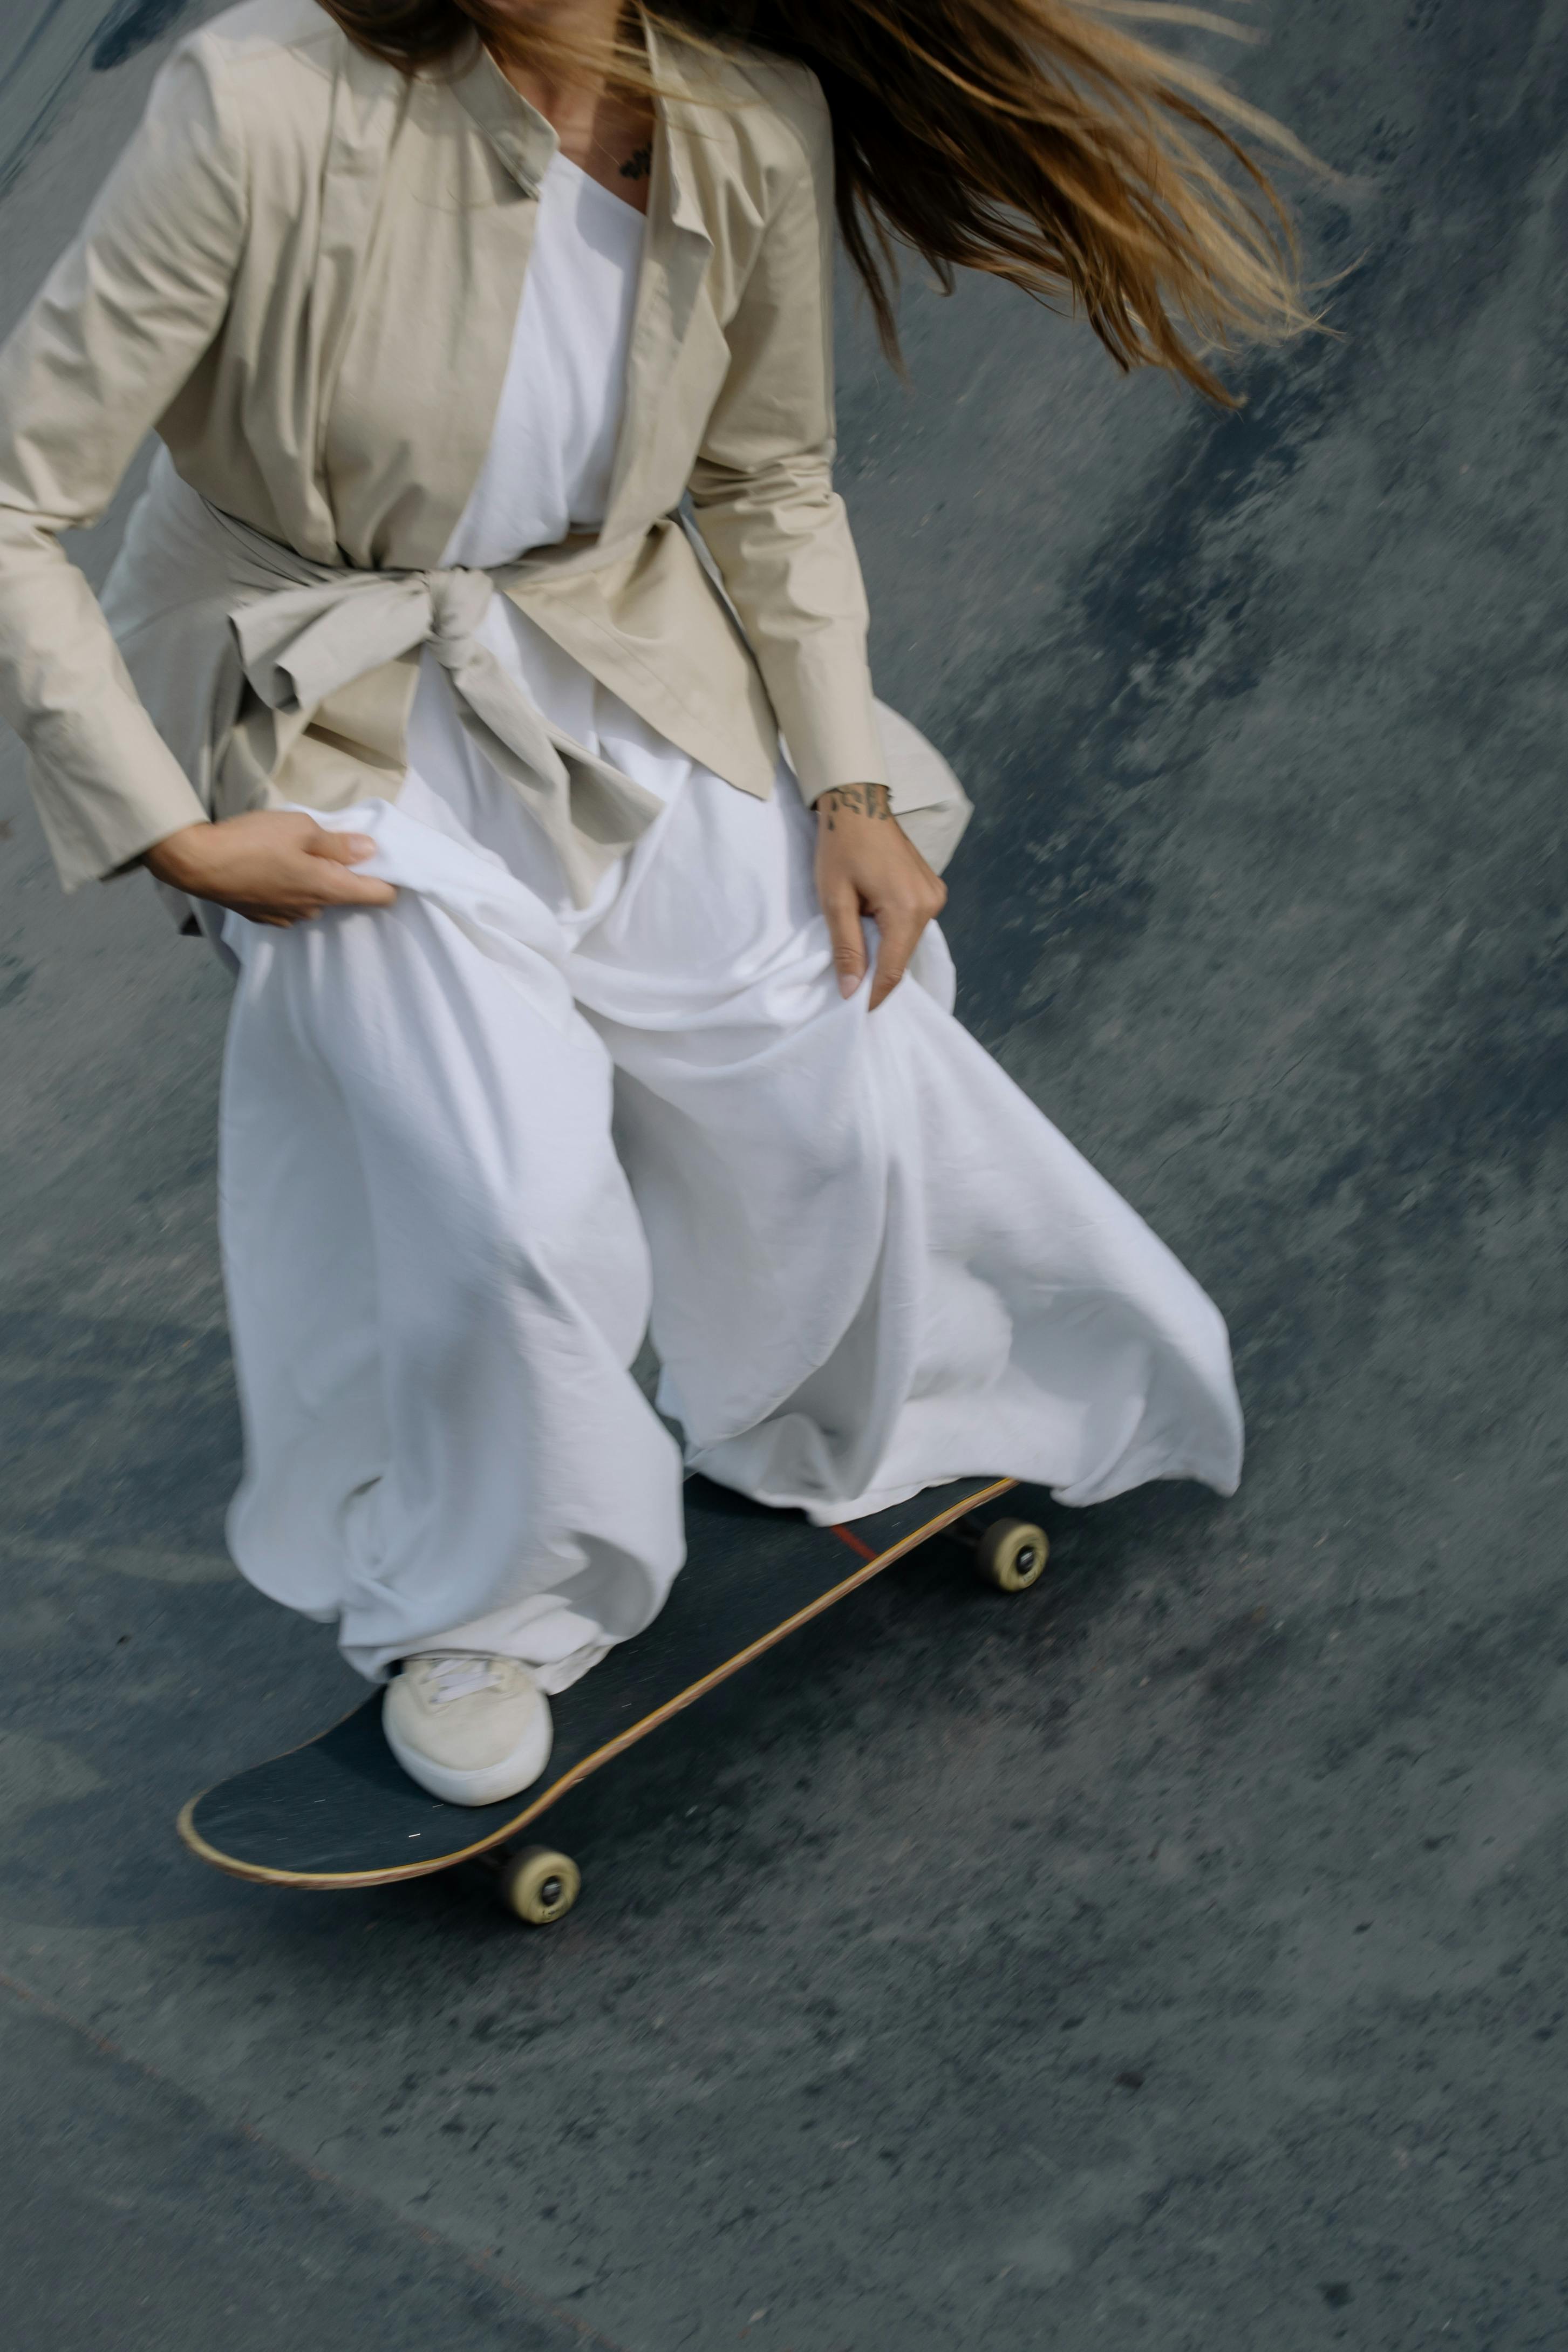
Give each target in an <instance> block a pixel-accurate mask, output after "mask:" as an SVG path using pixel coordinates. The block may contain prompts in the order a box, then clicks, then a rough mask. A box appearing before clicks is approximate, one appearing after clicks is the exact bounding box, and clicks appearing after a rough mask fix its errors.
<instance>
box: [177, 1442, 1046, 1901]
mask: <svg viewBox="0 0 1568 2352" xmlns="http://www.w3.org/2000/svg"><path fill="white" fill-rule="evenodd" d="M1015 1483H1016V1482H1015V1481H1014V1480H1013V1479H1011V1478H965V1479H960V1480H957V1481H955V1482H953V1483H952V1484H951V1485H947V1486H932V1487H928V1488H927V1489H926V1490H925V1492H924V1493H922V1494H920V1495H916V1496H913V1497H912V1498H911V1499H910V1501H909V1502H907V1503H900V1504H896V1505H894V1507H892V1508H891V1509H889V1510H885V1511H879V1512H876V1513H874V1514H873V1515H872V1516H871V1517H868V1518H863V1519H857V1520H856V1521H854V1523H853V1524H852V1525H848V1526H845V1527H838V1528H816V1527H813V1526H812V1525H811V1524H810V1523H809V1521H808V1520H806V1519H805V1517H802V1516H801V1515H800V1514H799V1513H798V1512H794V1511H776V1510H770V1509H768V1508H767V1507H765V1506H763V1505H761V1504H757V1503H752V1502H749V1501H747V1500H746V1498H745V1497H744V1496H740V1495H736V1494H733V1493H731V1491H730V1490H729V1489H728V1488H725V1487H722V1486H713V1485H711V1484H710V1482H709V1481H708V1480H707V1479H705V1478H698V1477H693V1478H689V1479H688V1481H687V1484H686V1533H687V1546H688V1550H687V1562H686V1566H685V1568H684V1569H683V1570H682V1571H681V1573H680V1575H679V1577H678V1578H677V1579H676V1581H675V1586H674V1589H673V1591H671V1594H670V1597H669V1599H668V1601H667V1602H666V1603H665V1606H664V1608H663V1609H662V1610H661V1611H660V1612H659V1614H658V1617H657V1618H656V1619H655V1620H654V1622H653V1623H652V1624H651V1625H650V1626H649V1627H648V1628H647V1631H646V1632H645V1633H639V1634H637V1636H636V1637H635V1639H633V1640H631V1641H628V1642H625V1643H621V1644H619V1645H618V1646H617V1647H616V1648H615V1649H613V1650H612V1651H611V1652H610V1653H609V1654H608V1656H607V1657H605V1659H604V1660H603V1661H602V1662H601V1664H598V1665H597V1666H595V1668H594V1670H593V1672H592V1673H591V1674H588V1675H584V1678H583V1680H582V1681H581V1682H578V1683H574V1685H573V1686H572V1687H571V1689H570V1690H566V1691H563V1692H562V1693H561V1694H560V1695H559V1696H557V1697H554V1698H552V1701H551V1710H552V1715H553V1717H554V1723H555V1741H554V1746H553V1748H552V1752H551V1758H550V1761H549V1764H548V1765H547V1766H546V1768H545V1770H544V1774H543V1776H542V1779H540V1780H537V1781H535V1782H534V1784H533V1786H532V1787H531V1788H529V1789H525V1790H522V1791H521V1794H520V1795H518V1796H514V1797H509V1798H507V1799H505V1800H504V1801H502V1802H501V1803H500V1804H494V1805H473V1806H469V1805H449V1804H447V1803H444V1802H443V1801H442V1800H441V1799H440V1798H438V1797H433V1796H430V1795H428V1794H427V1793H426V1790H423V1789H421V1788H419V1787H418V1786H417V1785H416V1782H414V1781H413V1780H410V1779H409V1778H408V1776H407V1775H406V1773H405V1772H404V1770H403V1769H402V1768H401V1766H400V1765H399V1764H398V1763H397V1762H396V1760H395V1758H394V1757H393V1754H392V1751H391V1750H390V1748H388V1747H387V1745H386V1741H385V1739H384V1737H383V1735H382V1729H381V1693H380V1692H379V1691H377V1692H376V1693H375V1694H374V1696H372V1697H370V1698H368V1699H366V1700H365V1701H364V1703H363V1705H362V1706H359V1707H357V1708H356V1709H355V1710H354V1712H353V1714H352V1715H349V1716H346V1717H344V1718H343V1719H342V1721H341V1722H339V1723H336V1724H334V1725H333V1726H332V1727H331V1729H330V1730H328V1731H324V1732H322V1733H321V1734H320V1735H319V1736H318V1737H317V1738H314V1739H311V1740H309V1741H307V1742H306V1744H305V1745H304V1746H303V1747H301V1748H292V1749H290V1750H289V1752H288V1753H287V1754H285V1755H282V1756H275V1757H273V1758H271V1759H269V1761H268V1762H267V1763H264V1764H257V1765H254V1766H252V1767H251V1768H250V1769H249V1770H247V1771H244V1772H238V1773H236V1774H235V1775H234V1777H233V1778H232V1779H230V1780H220V1781H219V1782H218V1783H217V1784H216V1787H214V1788H211V1789H208V1790H205V1791H204V1792H203V1794H201V1795H200V1796H197V1797H193V1798H192V1800H191V1801H190V1802H189V1803H188V1804H187V1805H186V1806H185V1807H184V1811H182V1813H181V1815H180V1820H179V1830H180V1835H181V1837H182V1838H183V1839H184V1842H185V1843H186V1845H187V1846H189V1847H190V1849H191V1850H192V1852H193V1853H196V1854H198V1855H199V1856H200V1858H201V1859H202V1861H204V1862H205V1863H210V1864H212V1865H213V1866H214V1868H216V1869H218V1870H222V1871H226V1872H227V1873H228V1874H230V1875H231V1876H233V1877H236V1878H247V1879H255V1880H260V1881H262V1882H264V1883H266V1884H268V1885H285V1886H300V1887H316V1888H331V1887H351V1886H377V1885H385V1884H386V1883H388V1882H389V1881H391V1880H394V1879H400V1878H417V1877H422V1876H424V1875H426V1874H428V1873H429V1872H431V1871H437V1870H446V1869H448V1868H450V1867H451V1865H452V1864H455V1863H458V1862H468V1861H478V1860H484V1859H486V1858H489V1859H490V1860H492V1861H496V1860H500V1864H501V1867H502V1895H503V1899H504V1900H506V1901H507V1902H508V1903H509V1904H510V1906H511V1907H512V1908H513V1909H514V1910H516V1911H517V1912H518V1913H519V1915H520V1916H522V1917H523V1918H525V1919H530V1920H532V1921H534V1922H535V1923H536V1924H539V1925H544V1924H547V1922H548V1921H549V1920H551V1919H553V1918H557V1917H559V1916H562V1914H563V1912H564V1911H565V1910H568V1909H569V1908H570V1907H571V1905H572V1903H573V1902H574V1900H575V1898H576V1893H577V1885H578V1874H577V1871H576V1865H575V1864H574V1863H573V1862H572V1861H571V1860H570V1858H569V1857H568V1856H565V1855H563V1854H558V1853H550V1852H549V1851H548V1850H547V1849H542V1848H539V1847H529V1848H527V1849H526V1850H525V1852H524V1853H523V1854H522V1855H521V1857H518V1856H508V1855H507V1854H506V1853H505V1852H504V1850H505V1848H506V1847H507V1846H508V1844H509V1842H510V1841H512V1840H515V1839H516V1838H517V1837H518V1836H519V1834H520V1833H521V1832H524V1831H525V1830H527V1829H528V1828H529V1827H530V1825H531V1823H533V1822H535V1821H537V1820H538V1819H539V1817H540V1816H541V1815H542V1814H543V1813H545V1812H547V1811H549V1809H550V1807H551V1806H552V1805H553V1804H555V1803H556V1802H557V1801H558V1800H559V1799H560V1798H562V1797H563V1796H564V1795H565V1794H566V1791H567V1790H569V1789H572V1788H574V1787H576V1786H577V1784H578V1783H579V1782H580V1781H582V1780H586V1779H587V1777H588V1775H589V1774H590V1773H592V1772H596V1771H599V1770H601V1769H603V1767H604V1766H605V1765H606V1764H608V1763H609V1762H610V1761H611V1760H612V1759H613V1758H615V1757H616V1756H619V1755H622V1754H624V1753H625V1752H626V1749H628V1748H631V1747H633V1746H635V1744H636V1743H637V1741H638V1740H640V1739H643V1738H647V1735H648V1734H649V1733H650V1732H652V1731H655V1730H657V1728H658V1726H659V1725H660V1724H661V1723H664V1722H667V1721H668V1718H669V1717H671V1716H673V1715H676V1714H678V1713H679V1711H680V1710H681V1709H682V1708H683V1707H687V1706H690V1705H691V1704H692V1702H693V1701H694V1700H696V1699H699V1698H700V1697H701V1696H702V1694H703V1692H704V1691H707V1690H710V1689H712V1688H713V1687H714V1685H716V1684H718V1683H721V1682H722V1681H724V1680H725V1679H726V1678H727V1677H728V1676H729V1675H732V1674H736V1673H738V1672H739V1671H740V1669H741V1668H742V1666H744V1665H745V1664H748V1662H749V1661H750V1660H751V1659H752V1658H755V1657H757V1656H760V1655H761V1654H762V1653H763V1651H764V1650H767V1649H771V1648H772V1646H773V1643H775V1642H781V1641H783V1640H784V1637H785V1636H786V1635H787V1634H788V1633H792V1632H793V1631H794V1630H795V1627H796V1626H798V1625H802V1624H805V1622H806V1621H807V1620H808V1619H810V1618H812V1617H816V1616H817V1615H819V1614H820V1613H821V1612H823V1611H824V1610H826V1609H830V1608H832V1607H833V1605H834V1603H835V1602H836V1601H841V1600H843V1599H844V1598H845V1597H846V1595H847V1594H848V1593H850V1592H853V1591H855V1590H856V1589H857V1588H858V1586H859V1585H862V1584H864V1583H866V1582H868V1580H869V1579H870V1578H871V1577H873V1576H876V1575H878V1574H879V1573H880V1571H881V1570H883V1569H885V1568H887V1567H889V1566H890V1565H891V1563H892V1562H893V1561H894V1560H896V1559H901V1558H902V1557H903V1556H904V1554H906V1553H907V1552H910V1551H913V1550H914V1549H916V1548H917V1546H919V1545H920V1544H922V1543H924V1542H926V1541H927V1540H928V1539H929V1538H931V1537H932V1536H936V1535H940V1534H942V1533H943V1532H944V1531H946V1530H955V1531H956V1530H957V1528H958V1523H959V1522H961V1521H963V1519H965V1517H967V1515H968V1514H969V1513H971V1512H973V1511H975V1510H977V1509H981V1508H983V1507H984V1506H985V1505H987V1504H990V1503H992V1502H994V1501H995V1500H996V1499H997V1498H998V1497H1000V1496H1004V1495H1005V1494H1006V1493H1007V1492H1008V1491H1009V1489H1010V1488H1011V1487H1012V1486H1014V1485H1015ZM976 1528H978V1523H976ZM1004 1530H1010V1531H1011V1533H1010V1534H1008V1535H1004ZM998 1537H1002V1538H1003V1549H1004V1550H1005V1551H1006V1552H1007V1557H1008V1558H1009V1559H1014V1560H1015V1562H1017V1561H1021V1562H1022V1567H1021V1568H1019V1567H1017V1566H1016V1564H1015V1566H1014V1567H1013V1568H1012V1569H1007V1568H1005V1567H1004V1568H1002V1569H1001V1570H999V1569H998V1565H997V1562H998V1559H999V1558H1000V1554H999V1553H998V1549H997V1542H996V1538H998ZM1023 1538H1034V1539H1035V1546H1034V1549H1031V1548H1030V1547H1029V1545H1028V1544H1026V1543H1023V1544H1022V1549H1020V1544H1021V1543H1022V1539H1023ZM975 1542H976V1549H977V1557H978V1558H979V1559H980V1562H981V1565H982V1568H983V1570H984V1571H985V1572H987V1573H989V1574H990V1575H991V1577H992V1580H993V1581H994V1582H997V1583H999V1584H1001V1585H1002V1586H1003V1588H1004V1589H1005V1590H1008V1591H1021V1590H1023V1589H1024V1587H1025V1586H1026V1584H1028V1583H1032V1582H1033V1581H1034V1580H1035V1578H1036V1577H1037V1575H1038V1573H1039V1570H1040V1568H1041V1567H1043V1565H1044V1560H1045V1538H1044V1537H1043V1535H1042V1534H1041V1533H1040V1531H1039V1529H1037V1528H1030V1527H1026V1526H1023V1527H1021V1526H1020V1525H1019V1524H1018V1523H1016V1522H1014V1521H1011V1520H1007V1521H1005V1522H1001V1523H999V1524H997V1525H994V1526H993V1527H992V1528H987V1529H985V1530H984V1531H983V1532H977V1533H976V1535H975ZM1009 1546H1010V1549H1008V1547H1009Z"/></svg>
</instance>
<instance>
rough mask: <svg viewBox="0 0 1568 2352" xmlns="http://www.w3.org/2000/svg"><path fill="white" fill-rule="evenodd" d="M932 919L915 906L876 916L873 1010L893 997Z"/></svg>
mask: <svg viewBox="0 0 1568 2352" xmlns="http://www.w3.org/2000/svg"><path fill="white" fill-rule="evenodd" d="M930 919H931V918H930V916H929V915H928V914H926V913H925V912H923V911H921V910H918V909H916V908H912V907H900V908H896V909H894V908H889V909H888V910H887V911H886V912H884V913H882V914H879V916H878V918H877V935H878V936H877V969H876V971H875V973H874V974H873V975H872V980H871V1007H870V1009H871V1011H872V1012H873V1013H875V1011H876V1010H877V1007H878V1005H879V1004H883V1003H886V1002H887V1000H888V998H889V996H891V994H892V992H893V991H894V989H895V988H897V986H898V984H899V982H900V980H902V978H903V976H904V973H905V971H907V970H908V968H909V961H910V957H911V956H912V955H913V953H914V951H915V949H916V947H917V945H918V944H919V941H920V936H921V932H922V931H923V930H924V929H925V927H926V925H927V923H928V922H929V921H930Z"/></svg>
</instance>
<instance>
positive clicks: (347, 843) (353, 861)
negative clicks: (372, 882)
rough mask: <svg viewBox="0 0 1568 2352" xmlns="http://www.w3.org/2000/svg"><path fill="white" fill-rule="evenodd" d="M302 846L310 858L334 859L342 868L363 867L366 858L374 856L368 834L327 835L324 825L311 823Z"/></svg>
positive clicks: (373, 847) (372, 845) (373, 849)
mask: <svg viewBox="0 0 1568 2352" xmlns="http://www.w3.org/2000/svg"><path fill="white" fill-rule="evenodd" d="M304 846H305V848H306V849H307V850H308V851H309V852H310V856H312V857H335V858H336V859H338V861H339V862H340V864H342V865H344V866H363V864H364V861H365V859H366V858H367V857H374V856H375V844H374V841H373V840H372V839H371V837H370V835H369V834H368V833H329V832H328V830H327V828H326V826H325V825H324V824H315V823H314V822H313V821H312V823H311V827H310V833H309V834H308V835H307V836H306V839H305V843H304Z"/></svg>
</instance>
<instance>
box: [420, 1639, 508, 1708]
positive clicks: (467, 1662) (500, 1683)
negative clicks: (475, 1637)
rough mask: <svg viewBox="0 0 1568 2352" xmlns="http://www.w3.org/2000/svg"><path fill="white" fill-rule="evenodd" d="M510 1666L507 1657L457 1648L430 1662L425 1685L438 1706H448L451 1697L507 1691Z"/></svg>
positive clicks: (466, 1696)
mask: <svg viewBox="0 0 1568 2352" xmlns="http://www.w3.org/2000/svg"><path fill="white" fill-rule="evenodd" d="M506 1665H507V1661H506V1660H505V1659H503V1658H487V1657H484V1656H481V1655H480V1654H479V1653H478V1652H477V1651H463V1650H454V1651H453V1652H451V1654H449V1655H448V1656H446V1657H437V1658H432V1659H430V1660H429V1661H428V1662H427V1664H426V1667H425V1670H424V1675H423V1680H424V1684H425V1688H426V1693H427V1694H428V1696H429V1697H430V1700H431V1702H432V1703H433V1705H435V1706H446V1704H447V1700H448V1699H454V1698H472V1697H473V1696H474V1695H475V1693H476V1692H477V1691H482V1690H504V1689H505V1688H506V1682H507V1677H506Z"/></svg>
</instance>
